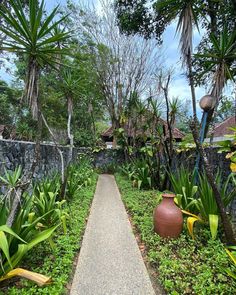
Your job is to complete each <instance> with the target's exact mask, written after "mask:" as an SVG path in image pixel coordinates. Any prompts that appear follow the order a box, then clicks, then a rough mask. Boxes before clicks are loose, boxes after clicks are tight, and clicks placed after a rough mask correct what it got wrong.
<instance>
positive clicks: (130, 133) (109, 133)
mask: <svg viewBox="0 0 236 295" xmlns="http://www.w3.org/2000/svg"><path fill="white" fill-rule="evenodd" d="M158 122H159V123H160V124H162V125H164V126H165V131H166V134H167V138H168V137H169V132H168V126H167V123H166V121H165V120H163V119H161V118H159V119H158ZM125 129H126V131H127V134H128V137H133V136H134V128H132V127H128V126H126V127H125ZM142 132H143V131H142V130H140V129H139V130H138V131H137V136H138V135H140V134H142ZM145 133H146V135H147V136H148V134H150V132H149V131H146V132H145ZM112 136H113V127H112V126H111V127H109V128H108V129H107V130H105V131H104V132H103V133H102V137H110V138H111V137H112ZM184 136H185V134H184V133H183V132H182V131H180V130H179V129H178V128H174V130H173V137H174V139H182V138H183V137H184Z"/></svg>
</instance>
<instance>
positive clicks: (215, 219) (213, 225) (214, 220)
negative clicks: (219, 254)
mask: <svg viewBox="0 0 236 295" xmlns="http://www.w3.org/2000/svg"><path fill="white" fill-rule="evenodd" d="M218 223H219V216H218V215H216V214H209V224H210V230H211V236H212V239H213V240H214V239H215V238H216V235H217V230H218Z"/></svg>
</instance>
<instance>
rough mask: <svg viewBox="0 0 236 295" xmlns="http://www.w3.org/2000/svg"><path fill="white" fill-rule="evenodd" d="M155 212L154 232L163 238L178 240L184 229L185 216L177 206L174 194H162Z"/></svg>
mask: <svg viewBox="0 0 236 295" xmlns="http://www.w3.org/2000/svg"><path fill="white" fill-rule="evenodd" d="M162 197H163V200H162V202H161V203H160V205H158V206H157V207H156V209H155V211H154V230H155V232H156V233H158V234H159V235H160V236H161V237H163V238H177V237H178V236H179V235H180V233H181V231H182V228H183V214H182V212H181V210H180V209H179V208H178V207H177V206H176V205H175V202H174V198H175V195H174V194H162Z"/></svg>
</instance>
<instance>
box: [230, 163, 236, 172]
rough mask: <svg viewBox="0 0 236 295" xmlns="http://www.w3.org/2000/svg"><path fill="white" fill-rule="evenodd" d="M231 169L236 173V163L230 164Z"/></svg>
mask: <svg viewBox="0 0 236 295" xmlns="http://www.w3.org/2000/svg"><path fill="white" fill-rule="evenodd" d="M230 169H231V171H232V172H236V163H233V162H232V163H231V164H230Z"/></svg>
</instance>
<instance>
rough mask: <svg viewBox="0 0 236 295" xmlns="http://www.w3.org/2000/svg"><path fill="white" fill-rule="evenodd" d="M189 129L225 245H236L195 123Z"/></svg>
mask: <svg viewBox="0 0 236 295" xmlns="http://www.w3.org/2000/svg"><path fill="white" fill-rule="evenodd" d="M190 127H191V130H192V134H193V138H194V141H195V143H196V146H197V149H198V151H199V153H200V155H201V158H202V159H203V163H204V166H205V171H206V176H207V179H208V182H209V184H210V186H211V188H212V190H213V193H214V197H215V201H216V204H217V207H218V210H219V213H220V217H221V221H222V225H223V229H224V233H225V238H226V241H227V244H228V245H236V240H235V237H234V233H233V229H232V226H231V224H230V221H229V220H228V216H227V214H226V210H225V208H224V204H223V202H222V198H221V196H220V192H219V189H218V187H217V184H216V182H215V179H214V176H213V175H214V171H213V169H212V167H211V166H210V164H209V161H208V158H207V155H206V152H205V150H204V148H203V146H202V144H201V143H200V142H199V139H198V132H197V126H196V122H193V123H192V124H191V126H190Z"/></svg>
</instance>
